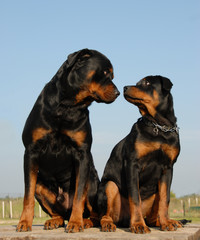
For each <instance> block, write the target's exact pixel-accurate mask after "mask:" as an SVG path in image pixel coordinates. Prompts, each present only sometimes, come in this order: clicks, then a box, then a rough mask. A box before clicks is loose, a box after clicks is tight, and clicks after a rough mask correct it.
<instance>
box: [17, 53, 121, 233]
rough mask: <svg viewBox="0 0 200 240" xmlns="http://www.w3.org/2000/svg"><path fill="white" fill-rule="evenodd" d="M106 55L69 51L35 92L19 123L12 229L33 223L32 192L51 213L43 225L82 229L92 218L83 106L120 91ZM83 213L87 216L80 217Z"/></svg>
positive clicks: (94, 178)
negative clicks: (20, 201)
mask: <svg viewBox="0 0 200 240" xmlns="http://www.w3.org/2000/svg"><path fill="white" fill-rule="evenodd" d="M112 79H113V67H112V65H111V63H110V61H109V60H108V59H107V58H106V57H105V56H104V55H102V54H101V53H99V52H97V51H95V50H88V49H83V50H81V51H78V52H75V53H73V54H71V55H69V56H68V59H67V60H66V61H65V62H64V63H63V65H62V66H61V67H60V69H59V70H58V72H57V73H56V75H55V76H54V77H53V79H52V80H51V81H50V82H49V83H48V84H47V85H46V86H45V87H44V89H43V91H42V92H41V94H40V95H39V97H38V99H37V101H36V103H35V105H34V107H33V109H32V111H31V113H30V115H29V117H28V119H27V121H26V124H25V127H24V131H23V143H24V146H25V155H24V175H25V196H24V207H23V212H22V215H21V219H20V221H19V224H18V226H17V231H29V230H31V229H32V220H33V215H34V195H35V197H36V199H37V200H38V201H39V203H40V205H41V206H42V208H43V210H44V211H46V212H47V213H48V214H49V215H50V216H51V217H52V219H50V220H48V221H46V223H45V229H53V228H57V227H60V226H64V219H67V220H69V222H68V225H67V227H66V231H67V232H78V231H82V230H83V228H84V227H90V226H92V225H93V223H94V221H95V217H96V215H95V212H97V201H96V193H97V188H98V184H99V179H98V175H97V172H96V170H95V167H94V163H93V159H92V155H91V151H90V150H91V143H92V135H91V126H90V122H89V111H88V106H89V105H90V104H91V103H92V101H96V102H104V103H111V102H113V101H114V100H115V99H116V97H117V96H118V95H119V92H118V90H117V88H116V86H115V85H114V84H113V82H112ZM83 215H85V216H86V217H87V218H88V217H89V216H90V220H89V219H85V220H83Z"/></svg>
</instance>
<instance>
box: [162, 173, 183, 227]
mask: <svg viewBox="0 0 200 240" xmlns="http://www.w3.org/2000/svg"><path fill="white" fill-rule="evenodd" d="M172 171H173V170H172V168H169V169H166V170H165V171H164V174H163V175H162V178H161V180H160V181H159V183H158V191H159V205H158V220H159V222H160V228H161V230H163V231H165V230H167V231H175V230H176V229H177V228H178V227H182V224H181V223H180V222H179V221H176V220H172V219H169V217H168V207H169V202H170V187H171V181H172Z"/></svg>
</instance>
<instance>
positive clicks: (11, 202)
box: [10, 201, 13, 219]
mask: <svg viewBox="0 0 200 240" xmlns="http://www.w3.org/2000/svg"><path fill="white" fill-rule="evenodd" d="M12 216H13V214H12V201H10V218H11V219H12Z"/></svg>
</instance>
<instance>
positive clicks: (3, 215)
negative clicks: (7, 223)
mask: <svg viewBox="0 0 200 240" xmlns="http://www.w3.org/2000/svg"><path fill="white" fill-rule="evenodd" d="M4 217H5V204H4V201H3V202H2V218H4Z"/></svg>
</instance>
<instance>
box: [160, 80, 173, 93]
mask: <svg viewBox="0 0 200 240" xmlns="http://www.w3.org/2000/svg"><path fill="white" fill-rule="evenodd" d="M161 81H162V87H163V89H164V90H166V91H170V90H171V88H172V86H173V84H172V82H171V81H170V80H169V79H168V78H166V77H161Z"/></svg>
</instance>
